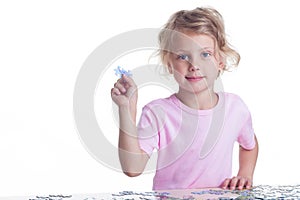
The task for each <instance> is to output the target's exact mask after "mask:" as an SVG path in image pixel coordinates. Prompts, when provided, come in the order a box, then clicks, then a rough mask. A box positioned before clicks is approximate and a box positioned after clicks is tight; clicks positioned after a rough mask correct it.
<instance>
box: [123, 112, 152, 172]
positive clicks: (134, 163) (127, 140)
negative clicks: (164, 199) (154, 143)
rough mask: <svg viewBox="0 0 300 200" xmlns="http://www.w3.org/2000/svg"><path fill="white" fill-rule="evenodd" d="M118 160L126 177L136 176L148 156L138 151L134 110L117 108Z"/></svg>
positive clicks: (141, 170) (141, 169)
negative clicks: (118, 127)
mask: <svg viewBox="0 0 300 200" xmlns="http://www.w3.org/2000/svg"><path fill="white" fill-rule="evenodd" d="M119 117H120V130H119V158H120V162H121V166H122V169H123V171H124V173H125V174H127V175H128V176H137V175H139V174H141V173H142V172H143V170H144V167H145V164H146V162H147V160H148V156H147V155H146V154H145V153H144V152H143V151H142V150H141V149H140V146H139V142H138V135H137V128H136V108H135V107H133V108H131V109H130V108H129V107H119Z"/></svg>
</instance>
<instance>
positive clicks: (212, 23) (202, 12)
mask: <svg viewBox="0 0 300 200" xmlns="http://www.w3.org/2000/svg"><path fill="white" fill-rule="evenodd" d="M173 31H179V32H190V31H192V32H195V33H199V34H205V35H208V36H210V37H212V38H213V39H214V40H215V43H216V48H217V50H218V52H219V54H220V55H221V57H222V58H223V60H224V70H227V71H228V70H230V69H231V68H232V67H236V66H238V64H239V61H240V55H239V53H238V52H237V51H235V50H234V49H233V48H232V47H231V45H230V44H229V42H228V41H227V39H226V34H225V29H224V21H223V17H222V15H221V14H220V13H219V12H218V11H217V10H215V9H213V8H203V7H202V8H195V9H193V10H181V11H178V12H176V13H174V14H173V15H172V16H171V17H170V19H169V20H168V22H167V23H166V24H165V26H164V27H163V29H162V30H161V31H160V33H159V46H160V50H159V52H158V53H159V55H160V57H161V61H162V63H163V64H165V65H166V62H167V57H168V53H169V51H168V49H169V47H170V45H171V43H172V39H171V38H172V32H173Z"/></svg>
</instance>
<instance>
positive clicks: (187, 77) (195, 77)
mask: <svg viewBox="0 0 300 200" xmlns="http://www.w3.org/2000/svg"><path fill="white" fill-rule="evenodd" d="M185 78H186V80H188V81H190V82H197V81H201V80H202V79H204V76H186V77H185Z"/></svg>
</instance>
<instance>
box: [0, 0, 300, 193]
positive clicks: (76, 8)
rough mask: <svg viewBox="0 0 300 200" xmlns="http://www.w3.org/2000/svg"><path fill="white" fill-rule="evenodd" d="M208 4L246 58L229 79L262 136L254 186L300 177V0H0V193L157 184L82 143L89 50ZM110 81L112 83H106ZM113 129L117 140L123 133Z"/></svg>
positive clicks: (117, 188)
mask: <svg viewBox="0 0 300 200" xmlns="http://www.w3.org/2000/svg"><path fill="white" fill-rule="evenodd" d="M205 5H210V6H212V7H215V8H216V9H218V10H219V11H220V12H221V14H222V15H223V17H224V19H225V26H226V29H227V34H228V36H229V38H230V41H231V43H232V44H233V45H234V46H235V47H236V48H237V50H238V51H239V52H240V54H241V56H242V60H241V63H240V66H239V68H238V69H237V70H235V71H234V72H232V73H225V74H224V75H223V77H222V80H223V84H224V88H225V91H228V92H233V93H236V94H239V95H240V96H241V97H242V98H243V100H244V101H245V102H246V104H247V105H248V107H249V109H250V110H251V113H252V117H253V124H254V128H255V131H256V134H257V137H258V140H259V144H260V153H259V160H258V163H257V168H256V172H255V184H296V183H298V184H299V183H300V172H299V169H300V162H299V161H298V155H299V153H300V150H299V145H298V140H299V139H300V136H299V134H300V128H299V126H298V123H299V122H298V119H299V115H298V114H299V113H300V105H299V102H300V96H299V95H297V93H298V91H299V89H298V87H299V85H300V79H299V72H300V70H299V68H300V65H299V61H298V59H299V55H298V52H299V51H298V48H299V46H300V39H299V35H300V28H299V22H298V19H300V12H299V11H298V7H299V6H297V5H298V3H297V1H293V0H286V1H276V2H275V1H266V2H265V1H260V0H253V1H246V2H245V1H238V0H236V1H234V0H228V1H226V2H225V1H222V2H221V1H217V0H215V1H198V2H197V3H195V1H193V2H192V1H179V0H173V1H159V0H155V1H154V0H153V1H138V0H134V1H117V0H110V1H107V2H104V1H38V0H36V1H32V0H31V1H14V0H12V1H1V2H0V27H1V31H0V36H1V37H0V95H1V96H0V196H6V195H33V194H57V193H63V194H69V193H95V192H96V193H97V192H108V191H120V190H151V187H152V176H153V174H146V175H142V176H140V177H137V178H128V177H126V176H125V175H123V174H122V173H119V172H116V171H114V170H112V169H110V168H108V167H106V166H104V165H102V164H101V163H99V162H97V161H96V160H95V159H94V158H93V157H92V156H91V155H90V154H89V153H88V152H87V150H86V148H85V147H84V146H83V145H82V143H81V141H80V138H79V136H78V133H77V130H76V126H75V123H74V119H73V91H74V84H75V81H76V77H77V75H78V73H79V70H80V68H81V66H82V64H83V62H84V61H85V60H86V58H87V57H88V56H89V54H90V53H91V52H92V51H93V50H94V49H95V48H96V47H98V46H99V45H100V44H101V43H102V42H104V41H106V40H108V39H110V38H111V37H112V36H115V35H117V34H120V33H123V32H125V31H130V30H133V29H138V28H159V27H161V26H162V25H163V24H164V23H165V22H166V21H167V19H168V18H169V16H170V15H171V14H173V13H174V12H175V11H178V10H181V9H193V8H195V7H197V6H205ZM103 56H105V55H103ZM131 62H134V61H131ZM127 64H128V63H127ZM111 74H112V79H116V77H114V75H113V72H111ZM112 81H114V80H112ZM112 83H113V82H111V81H107V82H106V83H104V85H105V87H106V90H109V88H110V87H111V86H112V85H111V84H112ZM97 90H98V91H101V90H102V88H101V87H100V86H99V87H98V88H97ZM103 90H105V88H103ZM153 91H160V93H157V92H156V94H159V95H160V94H164V95H165V94H166V93H167V91H165V90H163V89H162V88H159V87H158V86H156V87H153V88H151V87H147V88H143V90H142V91H141V92H140V95H141V97H142V98H141V99H143V98H145V99H144V101H145V102H146V101H147V100H148V99H147V98H146V97H147V96H149V95H148V94H149V93H153ZM107 95H108V96H107V98H104V99H102V98H99V97H97V95H96V96H95V97H96V98H95V99H96V100H98V99H99V101H98V105H101V104H107V105H111V101H110V96H109V93H107ZM159 95H158V96H159ZM152 97H154V96H152ZM155 97H156V96H155ZM100 101H103V102H100ZM96 102H97V101H96ZM98 105H95V108H101V107H97V106H98ZM95 112H96V113H97V112H101V109H100V110H97V109H95ZM102 114H103V112H102ZM106 114H107V116H108V117H107V120H108V121H107V122H108V123H106V124H110V120H111V119H110V118H111V113H106ZM112 126H114V125H112ZM111 129H112V130H117V129H116V127H111ZM108 134H110V133H108ZM108 137H110V140H111V141H112V143H116V142H117V141H116V139H117V132H112V133H111V136H108ZM236 159H237V157H236V155H235V160H234V161H235V164H234V169H235V170H236V169H237V163H238V161H237V160H236Z"/></svg>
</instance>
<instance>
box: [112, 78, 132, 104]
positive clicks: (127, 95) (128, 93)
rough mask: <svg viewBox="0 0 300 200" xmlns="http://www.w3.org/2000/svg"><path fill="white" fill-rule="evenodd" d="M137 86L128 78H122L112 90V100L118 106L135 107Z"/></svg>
mask: <svg viewBox="0 0 300 200" xmlns="http://www.w3.org/2000/svg"><path fill="white" fill-rule="evenodd" d="M137 97H138V94H137V86H136V84H135V82H134V81H133V80H132V79H131V78H130V77H128V76H126V75H122V77H121V78H120V79H119V80H118V81H117V82H116V83H115V84H114V88H112V89H111V98H112V100H113V101H114V102H115V103H116V104H117V105H118V106H129V105H133V106H135V105H136V103H137Z"/></svg>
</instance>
